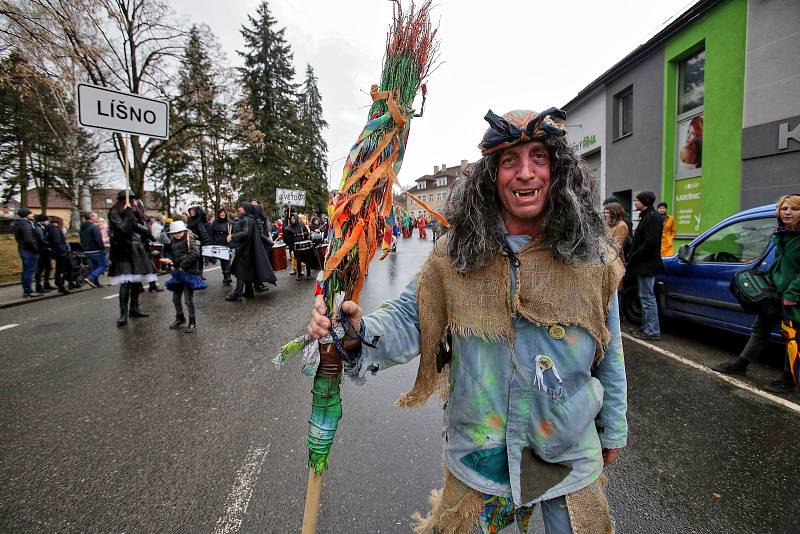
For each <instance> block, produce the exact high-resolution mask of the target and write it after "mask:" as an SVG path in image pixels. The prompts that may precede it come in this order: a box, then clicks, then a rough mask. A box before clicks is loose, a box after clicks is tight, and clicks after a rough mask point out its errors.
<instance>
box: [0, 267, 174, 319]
mask: <svg viewBox="0 0 800 534" xmlns="http://www.w3.org/2000/svg"><path fill="white" fill-rule="evenodd" d="M167 274H170V273H158V276H159V277H161V276H164V275H167ZM18 285H19V283H12V284H7V285H5V286H0V287H9V286H18ZM109 285H110V284H103V287H109ZM92 289H95V288H93V287H91V286H90V285H88V284H86V285H85V286H81V287H80V288H78V289H71V290H70V292H69V293H59V292H58V291H54V292H53V293H46V294H44V295H42V296H41V297H36V298H33V299H26V298H19V299H14V300H11V301H8V302H0V310H4V309H6V308H14V307H16V306H22V305H24V304H32V303H34V302H41V301H43V300H50V299H55V298H59V297H68V296H70V295H76V294H78V293H83V292H85V291H91V290H92Z"/></svg>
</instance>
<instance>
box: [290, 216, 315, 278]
mask: <svg viewBox="0 0 800 534" xmlns="http://www.w3.org/2000/svg"><path fill="white" fill-rule="evenodd" d="M283 236H284V241H286V246H287V248H288V249H289V251H290V252H292V253H293V255H294V258H295V263H296V265H297V268H296V271H297V280H298V281H300V280H302V279H303V266H305V268H306V274H305V277H306V279H309V278H311V270H312V269H319V260H318V259H317V253H316V250H315V249H314V248H313V243H312V242H311V230H309V229H308V226H306V225H305V223H304V222H303V221H301V220H300V218H299V217H298V216H297V215H295V214H292V215H291V216H289V224H287V225H286V226H285V227H284V229H283ZM300 242H304V246H306V247H308V245H311V247H309V248H303V249H301V250H298V243H300ZM289 274H292V273H289Z"/></svg>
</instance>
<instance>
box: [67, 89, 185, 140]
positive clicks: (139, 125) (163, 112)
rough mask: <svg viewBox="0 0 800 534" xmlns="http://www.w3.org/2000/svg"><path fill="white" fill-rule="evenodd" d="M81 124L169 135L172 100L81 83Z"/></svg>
mask: <svg viewBox="0 0 800 534" xmlns="http://www.w3.org/2000/svg"><path fill="white" fill-rule="evenodd" d="M77 95H78V98H77V101H78V124H80V125H81V126H86V127H89V128H100V129H102V130H111V131H113V132H120V133H127V134H133V135H142V136H145V137H155V138H156V139H169V104H168V103H167V102H163V101H161V100H155V99H152V98H145V97H142V96H139V95H134V94H131V93H123V92H120V91H115V90H114V89H108V88H107V87H99V86H96V85H89V84H85V83H79V84H78V88H77Z"/></svg>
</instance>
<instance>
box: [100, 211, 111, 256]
mask: <svg viewBox="0 0 800 534" xmlns="http://www.w3.org/2000/svg"><path fill="white" fill-rule="evenodd" d="M97 226H98V227H99V228H100V235H102V236H103V249H104V250H105V251H106V258H107V257H108V249H109V248H110V247H111V239H110V238H109V237H108V222H106V220H105V219H104V218H103V217H98V218H97Z"/></svg>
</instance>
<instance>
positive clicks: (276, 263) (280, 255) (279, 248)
mask: <svg viewBox="0 0 800 534" xmlns="http://www.w3.org/2000/svg"><path fill="white" fill-rule="evenodd" d="M269 260H270V263H272V270H273V271H275V272H277V271H285V270H286V269H287V268H288V267H289V262H288V261H287V259H286V245H285V244H284V243H277V242H276V243H275V244H274V245H272V250H270V252H269Z"/></svg>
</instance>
